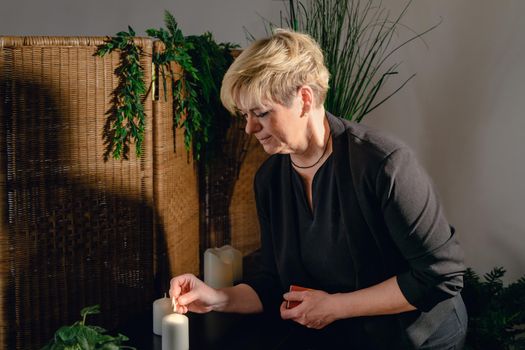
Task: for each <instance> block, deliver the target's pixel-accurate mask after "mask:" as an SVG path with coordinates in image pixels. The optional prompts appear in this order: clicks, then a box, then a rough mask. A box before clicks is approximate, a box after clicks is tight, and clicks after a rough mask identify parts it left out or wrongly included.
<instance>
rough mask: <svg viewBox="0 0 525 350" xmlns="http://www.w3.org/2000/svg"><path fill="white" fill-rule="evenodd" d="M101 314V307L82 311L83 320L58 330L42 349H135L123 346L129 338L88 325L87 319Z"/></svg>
mask: <svg viewBox="0 0 525 350" xmlns="http://www.w3.org/2000/svg"><path fill="white" fill-rule="evenodd" d="M99 313H100V306H99V305H93V306H88V307H86V308H83V309H82V310H81V311H80V316H81V317H82V320H80V321H77V322H75V323H73V324H72V325H71V326H64V327H61V328H60V329H58V330H57V331H56V333H55V335H54V337H53V339H52V340H51V341H50V342H49V343H48V344H47V345H46V346H44V347H43V348H42V350H87V349H93V350H119V349H135V348H134V347H131V346H126V345H122V342H125V341H128V340H129V339H128V337H126V336H125V335H122V334H118V335H117V336H116V337H113V336H110V335H108V334H106V330H105V329H104V328H102V327H98V326H92V325H87V324H86V317H87V316H88V315H94V314H99Z"/></svg>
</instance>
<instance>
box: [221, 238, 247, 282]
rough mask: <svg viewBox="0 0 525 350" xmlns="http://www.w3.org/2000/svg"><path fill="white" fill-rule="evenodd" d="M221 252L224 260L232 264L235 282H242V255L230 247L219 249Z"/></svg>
mask: <svg viewBox="0 0 525 350" xmlns="http://www.w3.org/2000/svg"><path fill="white" fill-rule="evenodd" d="M219 251H220V255H221V256H222V257H223V259H224V260H226V261H231V262H232V269H233V281H234V282H238V281H240V280H242V253H241V252H240V251H239V250H237V249H235V248H233V247H232V246H230V245H225V246H223V247H221V248H219Z"/></svg>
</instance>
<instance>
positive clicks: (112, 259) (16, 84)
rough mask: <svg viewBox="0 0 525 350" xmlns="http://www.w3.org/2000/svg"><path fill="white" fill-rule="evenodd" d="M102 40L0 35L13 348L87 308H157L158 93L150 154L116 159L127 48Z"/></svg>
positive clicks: (6, 320) (4, 247) (3, 217)
mask: <svg viewBox="0 0 525 350" xmlns="http://www.w3.org/2000/svg"><path fill="white" fill-rule="evenodd" d="M102 40H103V38H56V37H55V38H46V37H25V38H7V37H0V249H1V255H0V259H1V267H0V273H1V274H2V276H1V278H0V280H1V282H0V283H1V285H0V287H1V290H0V293H1V294H0V297H1V300H2V303H1V306H0V307H1V309H0V311H1V316H2V317H3V320H2V321H1V323H0V331H1V335H2V336H3V337H2V339H1V340H0V348H3V349H5V348H9V349H37V348H39V347H40V346H41V345H43V344H44V343H45V342H47V341H48V340H49V339H50V337H51V336H52V334H53V332H54V331H55V330H56V329H57V328H58V327H59V326H62V325H64V324H70V323H72V322H74V321H75V320H77V319H78V318H79V311H80V309H81V308H82V307H85V306H87V305H92V304H100V305H101V308H102V314H101V315H100V316H99V317H95V318H94V319H93V320H92V321H93V322H94V323H96V324H99V325H102V326H105V327H108V328H112V327H114V326H115V325H116V324H118V323H119V322H121V321H122V320H124V319H126V318H129V317H130V316H131V315H133V314H135V313H138V312H141V311H143V310H144V309H146V308H148V307H150V305H151V300H152V298H153V280H154V278H153V277H154V276H153V272H154V270H153V260H154V254H153V217H154V213H153V174H152V172H153V161H152V158H153V157H152V152H153V147H152V123H151V120H152V102H151V99H150V97H147V98H146V97H145V99H146V100H145V112H146V115H147V129H146V135H145V145H144V156H143V157H142V158H140V159H137V158H136V157H135V156H134V152H130V153H131V154H130V155H129V156H130V159H129V160H128V161H115V160H111V159H110V160H109V161H107V162H105V161H104V160H103V155H104V151H105V145H104V142H103V137H102V130H103V128H104V125H105V121H106V119H107V116H106V113H107V112H108V110H109V109H110V106H111V98H112V97H111V93H112V91H113V89H114V88H115V87H116V86H117V84H118V80H117V78H116V76H115V74H114V70H115V68H116V66H117V65H118V63H119V55H118V53H115V54H111V55H108V56H106V57H105V58H99V57H94V56H93V54H94V52H95V49H96V45H98V44H101V43H102ZM136 43H137V44H138V45H139V46H140V47H141V48H142V50H144V52H146V53H150V54H149V55H143V58H142V61H141V64H142V65H143V67H151V52H152V43H151V41H150V40H147V39H144V40H142V39H136ZM145 79H146V82H147V83H148V84H149V82H150V81H151V69H146V70H145ZM132 150H133V147H132Z"/></svg>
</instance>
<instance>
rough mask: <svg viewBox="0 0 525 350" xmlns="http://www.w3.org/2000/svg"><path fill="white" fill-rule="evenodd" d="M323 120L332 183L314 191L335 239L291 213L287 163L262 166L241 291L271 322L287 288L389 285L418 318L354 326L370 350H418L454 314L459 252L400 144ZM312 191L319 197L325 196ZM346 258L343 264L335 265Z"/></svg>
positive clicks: (296, 202) (283, 159) (296, 203)
mask: <svg viewBox="0 0 525 350" xmlns="http://www.w3.org/2000/svg"><path fill="white" fill-rule="evenodd" d="M327 118H328V122H329V124H330V129H331V132H332V147H333V151H332V154H331V157H330V158H331V160H330V162H332V163H327V167H326V168H325V169H324V170H323V171H327V170H330V169H329V168H330V167H332V171H331V174H333V176H328V177H327V178H326V179H324V180H322V181H321V182H322V183H321V182H319V183H318V185H319V186H321V185H322V186H328V187H329V188H330V186H331V188H332V189H331V190H330V189H329V190H327V191H326V195H327V196H329V197H328V199H326V198H325V199H323V200H322V201H321V199H320V198H319V200H315V201H316V203H317V208H323V207H324V206H325V205H327V206H331V208H330V209H329V210H330V213H328V211H327V212H325V213H323V218H321V219H320V220H321V224H322V225H328V226H330V225H335V227H332V228H333V229H334V231H333V230H328V229H327V230H324V229H323V228H322V225H314V226H313V228H312V227H307V226H308V221H305V220H304V216H303V218H302V219H301V218H300V215H301V213H300V211H299V212H298V210H299V209H300V205H305V203H304V202H302V201H304V200H305V198H304V197H303V198H302V199H297V198H296V196H294V195H293V193H301V192H300V190H299V188H298V186H297V185H298V184H297V180H298V179H297V178H296V176H297V174H294V173H293V170H292V169H291V167H290V158H289V156H288V155H273V156H271V157H269V159H268V160H267V161H266V162H265V163H264V164H263V165H262V166H261V167H260V169H259V170H258V172H257V174H256V176H255V181H254V190H255V196H256V204H257V213H258V217H259V224H260V229H261V253H262V254H261V256H262V261H261V272H260V274H259V275H258V276H257V277H256V278H253V279H251V280H249V281H246V282H247V283H248V284H249V285H250V286H251V287H252V288H253V289H254V290H255V291H256V293H257V294H258V296H259V298H260V299H261V302H262V304H263V307H264V310H265V312H270V313H277V314H278V312H279V305H280V303H281V301H282V294H283V293H285V292H286V291H288V288H289V286H290V285H291V284H295V285H300V286H305V287H312V288H319V289H324V288H326V289H325V291H327V292H334V291H339V292H344V291H346V290H347V289H363V288H366V287H369V286H372V285H375V284H377V283H380V282H382V281H385V280H386V279H388V278H390V277H393V276H396V278H397V282H398V284H399V287H400V289H401V292H402V293H403V295H404V296H405V297H406V299H407V300H408V301H409V302H410V304H412V305H414V306H415V307H416V308H417V309H418V310H417V311H413V312H406V313H402V314H397V315H387V316H374V317H360V318H358V321H359V325H360V327H362V329H363V332H361V333H360V334H361V336H362V337H364V338H368V339H369V340H370V342H372V343H373V342H376V343H377V344H375V345H377V346H374V347H376V348H389V349H395V348H402V349H410V348H417V347H419V346H420V345H421V344H422V343H423V342H424V341H425V340H426V339H427V338H428V337H429V336H430V335H431V334H432V333H434V332H435V331H436V330H437V329H438V327H439V325H440V324H441V323H442V321H443V320H445V319H446V318H447V317H448V316H449V315H450V314H451V312H454V310H455V309H458V305H459V303H460V300H461V299H460V298H461V297H460V295H459V292H460V290H461V288H462V286H463V273H464V271H465V266H464V264H463V253H462V250H461V248H460V247H459V244H458V242H457V240H456V237H455V235H454V230H451V227H450V226H449V224H448V222H447V220H446V218H445V215H444V212H443V209H442V207H441V204H440V202H439V200H438V197H437V194H436V193H435V191H434V188H433V185H432V182H431V180H430V179H429V177H428V176H427V175H426V173H425V171H424V170H423V169H422V168H421V167H420V166H419V164H418V162H417V161H416V159H415V157H414V155H413V154H412V152H411V151H410V150H409V149H408V148H407V147H406V146H405V145H404V144H402V143H401V142H399V141H397V140H395V139H392V138H391V137H389V136H387V135H385V134H383V133H381V132H379V131H376V130H374V129H371V128H369V127H367V126H365V125H362V124H356V123H351V122H348V121H346V120H343V119H340V118H337V117H334V116H332V115H331V114H329V113H327ZM321 175H322V173H321ZM294 177H295V178H294ZM291 179H295V180H293V183H295V185H294V187H293V189H292V188H291ZM315 191H316V193H317V194H318V195H319V194H320V193H321V192H323V191H324V187H323V191H320V190H319V188H318V189H316V190H315ZM302 195H303V196H304V193H303V194H302ZM314 196H315V194H314ZM336 197H337V198H336ZM299 198H301V197H300V196H299ZM326 200H328V202H326V203H325V201H326ZM334 202H335V204H334ZM303 209H304V208H303ZM332 209H334V211H332ZM303 214H304V213H303ZM338 215H339V217H338ZM330 218H337V220H333V221H331V220H330ZM314 221H315V218H314ZM328 226H327V227H328ZM308 231H311V232H308ZM303 235H305V236H304V237H303ZM307 240H310V242H311V243H308V244H307V243H306V242H307ZM312 240H313V241H312ZM323 240H326V243H323ZM334 244H336V245H337V247H333V245H334ZM305 248H306V249H305ZM345 249H346V250H347V251H348V253H349V254H348V256H349V259H350V263H348V258H346V257H345V258H340V255H344V250H345ZM330 254H336V255H337V258H333V259H331V257H330V256H329V255H330ZM339 262H341V264H339ZM323 264H325V266H326V267H327V268H326V269H322V268H321V267H322V265H323ZM325 274H326V277H325V276H324V275H325ZM328 275H331V276H330V277H328ZM340 289H341V290H340ZM458 300H459V302H458ZM335 323H337V322H335Z"/></svg>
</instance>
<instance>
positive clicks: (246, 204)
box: [230, 138, 268, 255]
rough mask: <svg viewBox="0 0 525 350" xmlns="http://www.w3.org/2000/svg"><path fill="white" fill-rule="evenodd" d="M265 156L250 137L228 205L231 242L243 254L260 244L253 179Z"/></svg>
mask: <svg viewBox="0 0 525 350" xmlns="http://www.w3.org/2000/svg"><path fill="white" fill-rule="evenodd" d="M267 158H268V154H267V153H265V152H264V150H263V148H262V146H261V145H260V144H259V142H257V140H256V139H255V138H252V139H251V142H250V144H249V146H248V148H247V154H246V157H245V158H244V161H243V163H242V166H241V169H240V172H239V178H238V179H237V181H236V182H235V188H234V191H233V198H232V201H231V205H230V220H231V243H232V245H233V246H234V247H235V248H237V249H239V250H240V251H241V252H242V253H243V254H244V255H247V254H250V253H253V252H254V251H255V250H256V249H258V248H259V247H260V246H261V244H260V238H259V235H260V234H259V232H260V230H259V220H258V219H257V208H256V207H255V196H254V193H253V179H254V176H255V173H256V172H257V170H258V169H259V167H260V166H261V164H262V163H263V162H264V161H265V160H266V159H267Z"/></svg>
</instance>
